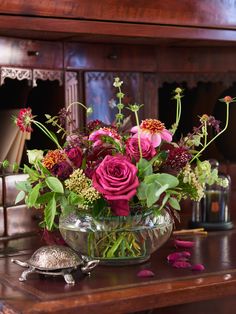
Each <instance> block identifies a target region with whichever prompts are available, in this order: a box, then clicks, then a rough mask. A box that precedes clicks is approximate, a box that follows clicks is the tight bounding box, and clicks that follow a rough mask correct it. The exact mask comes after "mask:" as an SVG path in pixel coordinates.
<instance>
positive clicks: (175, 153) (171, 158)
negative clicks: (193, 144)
mask: <svg viewBox="0 0 236 314" xmlns="http://www.w3.org/2000/svg"><path fill="white" fill-rule="evenodd" d="M191 157H192V156H191V154H190V153H189V151H188V150H187V149H186V148H184V147H175V148H172V149H170V151H169V153H168V158H167V161H166V164H167V166H169V167H171V168H172V169H175V170H180V169H182V168H183V167H184V166H185V165H186V164H187V162H188V161H189V160H190V159H191Z"/></svg>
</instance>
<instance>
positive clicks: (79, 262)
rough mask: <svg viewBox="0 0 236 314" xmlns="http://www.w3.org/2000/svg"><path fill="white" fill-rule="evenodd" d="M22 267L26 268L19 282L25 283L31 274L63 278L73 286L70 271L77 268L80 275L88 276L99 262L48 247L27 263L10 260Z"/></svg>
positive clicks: (68, 250) (63, 247)
mask: <svg viewBox="0 0 236 314" xmlns="http://www.w3.org/2000/svg"><path fill="white" fill-rule="evenodd" d="M11 261H12V262H13V263H15V264H17V265H20V266H22V267H27V269H26V270H25V271H23V273H22V274H21V276H20V278H19V280H20V281H25V280H26V279H27V276H28V275H29V274H31V273H38V274H43V275H52V276H63V277H64V279H65V281H66V283H68V284H72V285H73V284H74V283H75V280H74V278H73V276H72V274H71V272H72V271H74V270H76V269H77V268H79V269H80V270H81V272H82V273H84V274H89V273H90V271H91V270H92V269H93V268H94V267H95V266H97V264H98V263H99V260H89V259H87V258H85V257H83V256H81V257H80V256H79V255H78V254H76V253H75V252H74V251H73V250H72V249H70V248H69V247H66V246H62V245H49V246H43V247H41V248H39V249H38V250H37V251H35V252H34V253H33V255H32V256H31V257H30V259H29V260H27V261H24V262H22V261H19V260H17V259H12V260H11Z"/></svg>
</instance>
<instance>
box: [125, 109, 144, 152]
mask: <svg viewBox="0 0 236 314" xmlns="http://www.w3.org/2000/svg"><path fill="white" fill-rule="evenodd" d="M142 106H143V105H136V104H134V105H130V106H129V108H128V109H130V110H131V111H132V112H133V113H134V116H135V121H136V125H137V127H138V147H139V153H140V158H142V157H143V153H142V146H141V130H140V123H139V117H138V111H139V109H140V108H141V107H142Z"/></svg>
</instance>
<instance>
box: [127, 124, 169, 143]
mask: <svg viewBox="0 0 236 314" xmlns="http://www.w3.org/2000/svg"><path fill="white" fill-rule="evenodd" d="M131 132H132V133H135V134H134V137H138V126H134V127H133V128H132V129H131ZM140 135H141V136H142V137H146V138H148V139H149V140H150V141H151V142H152V144H153V146H154V147H157V146H159V145H160V144H161V141H162V140H164V141H167V142H171V141H172V134H171V133H170V132H169V131H168V130H167V129H166V128H165V125H164V123H162V122H161V121H159V120H156V119H145V120H143V121H142V123H141V125H140Z"/></svg>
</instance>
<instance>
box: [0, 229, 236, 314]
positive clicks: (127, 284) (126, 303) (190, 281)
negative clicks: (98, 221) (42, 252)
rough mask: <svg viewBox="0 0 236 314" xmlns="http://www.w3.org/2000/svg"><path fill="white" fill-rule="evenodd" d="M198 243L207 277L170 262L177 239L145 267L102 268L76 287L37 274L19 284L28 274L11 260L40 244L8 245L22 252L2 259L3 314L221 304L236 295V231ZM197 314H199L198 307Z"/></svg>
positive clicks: (197, 255) (196, 253)
mask: <svg viewBox="0 0 236 314" xmlns="http://www.w3.org/2000/svg"><path fill="white" fill-rule="evenodd" d="M189 239H190V238H189ZM193 240H194V241H195V247H194V248H193V249H191V251H192V258H191V262H192V263H193V264H195V263H203V264H204V265H205V267H206V270H205V271H203V272H193V271H191V270H188V269H176V268H172V267H171V266H170V265H169V264H168V263H167V261H166V257H167V255H168V254H169V253H171V252H173V251H176V249H175V248H174V246H173V238H171V239H170V240H169V242H168V243H166V244H165V245H164V246H163V247H162V248H161V249H159V250H158V251H157V252H156V253H154V254H153V255H152V257H151V259H150V261H148V262H147V263H145V264H141V265H134V266H122V267H109V266H98V267H97V268H96V269H95V270H94V271H93V272H92V274H91V276H90V277H89V276H86V277H82V276H81V275H80V274H79V273H77V275H76V276H77V280H78V281H77V282H76V284H75V285H74V286H68V285H66V284H65V282H64V279H63V278H62V277H55V278H49V277H47V278H46V277H40V276H39V275H38V274H33V275H31V276H30V277H29V279H28V280H27V281H26V282H19V281H18V278H19V276H20V274H21V272H22V270H23V269H22V268H21V267H19V266H17V265H15V264H12V263H11V261H10V259H11V255H14V256H16V255H17V258H19V259H21V260H26V259H27V258H28V257H29V252H30V249H31V250H32V247H33V246H34V248H36V247H37V246H38V245H40V242H39V239H38V238H37V237H35V238H25V239H20V240H19V239H18V240H14V241H15V242H14V243H10V242H9V244H8V246H9V247H14V246H15V247H16V248H17V247H18V249H19V251H18V252H14V251H13V252H11V251H9V252H7V251H6V254H5V256H4V254H2V257H1V258H0V287H1V288H0V291H1V301H0V305H1V308H2V313H8V312H7V311H9V310H11V311H12V313H31V314H33V313H104V314H106V313H107V314H108V313H133V312H136V311H145V310H148V309H155V308H160V311H163V313H165V311H168V310H170V309H171V307H172V306H177V305H181V306H182V307H183V305H184V304H190V303H192V302H200V301H204V300H210V301H209V302H215V301H214V300H215V299H217V298H223V297H227V298H228V297H229V296H231V295H235V294H236V251H235V241H236V231H235V230H232V231H227V232H225V231H221V232H210V233H209V234H208V236H207V237H201V236H195V237H194V238H193ZM17 241H20V244H19V243H18V242H17ZM5 249H6V246H5ZM141 269H151V270H152V271H153V272H154V273H155V276H154V277H152V278H139V277H137V273H138V272H139V271H140V270H141ZM211 300H212V301H211ZM222 300H223V299H222ZM222 302H223V301H222ZM187 306H188V305H187ZM188 307H189V306H188ZM191 312H192V313H197V312H194V308H192V310H191ZM157 313H159V312H158V311H157ZM160 313H162V312H160ZM167 313H168V312H167ZM179 313H182V312H179ZM215 313H222V314H223V312H217V309H216V312H215ZM225 313H226V312H224V314H225ZM228 313H232V314H233V312H228Z"/></svg>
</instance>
